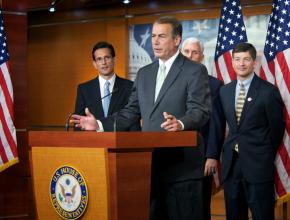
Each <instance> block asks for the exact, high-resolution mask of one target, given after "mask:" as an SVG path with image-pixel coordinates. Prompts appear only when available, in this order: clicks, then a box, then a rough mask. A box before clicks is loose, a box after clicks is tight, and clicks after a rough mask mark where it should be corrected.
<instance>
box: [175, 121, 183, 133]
mask: <svg viewBox="0 0 290 220" xmlns="http://www.w3.org/2000/svg"><path fill="white" fill-rule="evenodd" d="M177 121H178V122H179V123H180V124H181V130H182V131H183V130H184V124H183V123H182V121H180V120H177Z"/></svg>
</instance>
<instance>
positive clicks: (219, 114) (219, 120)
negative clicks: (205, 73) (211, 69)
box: [201, 76, 226, 160]
mask: <svg viewBox="0 0 290 220" xmlns="http://www.w3.org/2000/svg"><path fill="white" fill-rule="evenodd" d="M221 86H222V82H221V81H219V80H218V79H216V78H215V77H212V76H209V88H210V95H211V100H212V111H211V114H210V120H209V121H208V122H207V123H206V125H205V126H203V127H202V130H201V134H202V137H203V138H204V142H205V146H206V155H205V157H206V158H213V159H217V160H219V159H220V153H221V150H222V146H223V141H224V135H225V124H226V122H225V117H224V115H223V108H222V104H221V100H220V94H219V91H220V88H221Z"/></svg>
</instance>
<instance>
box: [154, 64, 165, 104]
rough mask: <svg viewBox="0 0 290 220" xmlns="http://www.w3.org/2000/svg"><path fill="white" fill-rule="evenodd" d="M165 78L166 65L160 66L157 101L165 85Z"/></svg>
mask: <svg viewBox="0 0 290 220" xmlns="http://www.w3.org/2000/svg"><path fill="white" fill-rule="evenodd" d="M165 78H166V66H165V64H162V65H161V66H159V71H158V74H157V78H156V86H155V101H156V99H157V97H158V94H159V92H160V89H161V87H162V84H163V82H164V80H165Z"/></svg>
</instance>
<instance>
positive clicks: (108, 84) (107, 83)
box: [105, 80, 110, 88]
mask: <svg viewBox="0 0 290 220" xmlns="http://www.w3.org/2000/svg"><path fill="white" fill-rule="evenodd" d="M109 86H110V82H109V81H108V80H107V81H106V82H105V87H106V88H109Z"/></svg>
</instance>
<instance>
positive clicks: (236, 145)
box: [234, 144, 239, 153]
mask: <svg viewBox="0 0 290 220" xmlns="http://www.w3.org/2000/svg"><path fill="white" fill-rule="evenodd" d="M234 150H235V151H236V152H237V153H239V144H235V147H234Z"/></svg>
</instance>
